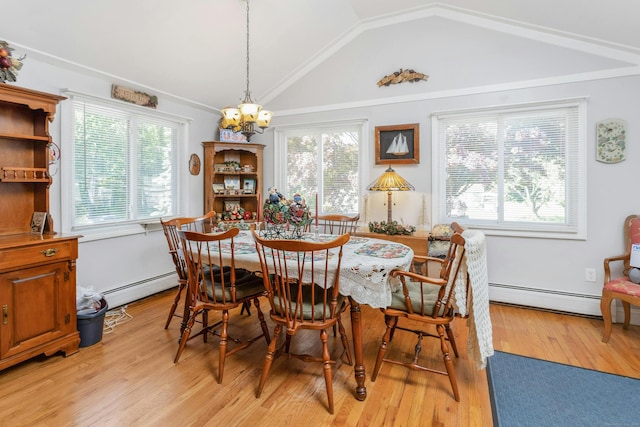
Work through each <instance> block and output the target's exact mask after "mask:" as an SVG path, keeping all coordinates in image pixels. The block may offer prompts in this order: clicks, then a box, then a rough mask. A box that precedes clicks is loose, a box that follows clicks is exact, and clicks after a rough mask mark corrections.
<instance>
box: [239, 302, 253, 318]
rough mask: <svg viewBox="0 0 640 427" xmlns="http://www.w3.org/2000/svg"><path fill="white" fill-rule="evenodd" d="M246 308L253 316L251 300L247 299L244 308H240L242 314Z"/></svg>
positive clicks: (248, 314)
mask: <svg viewBox="0 0 640 427" xmlns="http://www.w3.org/2000/svg"><path fill="white" fill-rule="evenodd" d="M245 310H246V311H247V316H251V301H245V302H244V303H243V304H242V309H241V310H240V315H242V314H243V313H244V312H245Z"/></svg>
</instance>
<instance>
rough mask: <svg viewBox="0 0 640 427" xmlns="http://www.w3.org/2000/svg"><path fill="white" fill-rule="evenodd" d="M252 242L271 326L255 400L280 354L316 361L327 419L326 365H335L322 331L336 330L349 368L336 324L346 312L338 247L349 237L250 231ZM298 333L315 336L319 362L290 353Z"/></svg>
mask: <svg viewBox="0 0 640 427" xmlns="http://www.w3.org/2000/svg"><path fill="white" fill-rule="evenodd" d="M253 237H254V239H255V241H256V249H257V250H258V254H259V256H260V264H261V266H262V276H263V278H264V286H265V288H266V289H267V294H268V297H269V303H270V305H271V310H270V312H269V314H270V316H271V320H272V321H273V322H274V323H275V325H276V326H275V328H274V332H273V339H272V340H271V344H269V348H268V350H267V355H266V357H265V360H264V368H263V370H262V376H261V377H260V384H259V385H258V390H257V393H256V397H260V395H261V394H262V390H263V388H264V384H265V381H266V380H267V376H268V375H269V370H270V369H271V365H272V363H273V361H274V360H275V359H277V358H278V357H280V356H281V355H283V354H284V355H286V356H287V357H288V358H291V357H294V358H298V359H301V360H303V361H305V362H321V363H322V364H323V366H324V380H325V385H326V389H327V399H328V410H329V412H330V413H331V414H333V386H332V372H331V365H333V364H335V360H332V359H331V355H330V351H329V345H328V335H327V328H332V327H333V326H334V325H336V324H337V325H338V329H339V331H340V337H341V340H342V345H343V347H344V353H346V357H347V361H348V363H349V364H351V363H352V360H351V350H350V349H349V342H348V339H347V335H346V332H345V329H344V326H343V325H342V321H341V319H340V315H341V314H342V312H343V311H344V310H345V309H346V308H347V307H348V303H347V302H348V300H347V298H346V297H344V296H342V295H340V263H341V261H342V246H343V245H344V244H345V243H346V242H347V241H348V240H349V238H350V236H349V235H348V234H343V235H341V236H337V237H336V238H335V239H334V240H331V241H328V242H309V241H297V240H275V239H274V240H268V239H263V238H261V237H260V236H258V234H257V233H256V232H255V231H253ZM283 328H284V330H285V332H286V336H285V339H284V341H283V342H281V343H280V346H278V343H277V341H278V340H277V338H278V336H279V335H280V332H281V331H282V329H283ZM304 329H310V330H316V331H320V341H321V342H322V353H321V354H322V356H321V357H316V356H312V355H309V354H299V353H294V352H293V351H292V349H291V344H292V343H291V341H292V337H293V336H294V335H296V334H297V333H298V332H299V331H301V330H304ZM344 353H343V354H344Z"/></svg>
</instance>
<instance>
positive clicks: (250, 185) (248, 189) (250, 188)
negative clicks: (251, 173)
mask: <svg viewBox="0 0 640 427" xmlns="http://www.w3.org/2000/svg"><path fill="white" fill-rule="evenodd" d="M242 192H243V193H245V194H254V193H255V192H256V180H255V179H253V178H245V179H244V180H243V182H242Z"/></svg>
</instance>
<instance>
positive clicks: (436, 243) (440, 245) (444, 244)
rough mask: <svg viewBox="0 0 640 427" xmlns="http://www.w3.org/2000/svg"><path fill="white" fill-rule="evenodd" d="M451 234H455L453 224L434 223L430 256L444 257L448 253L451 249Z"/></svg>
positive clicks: (430, 241) (430, 237)
mask: <svg viewBox="0 0 640 427" xmlns="http://www.w3.org/2000/svg"><path fill="white" fill-rule="evenodd" d="M451 235H453V230H452V229H451V225H449V224H436V225H434V226H433V228H432V229H431V234H430V235H429V256H430V257H434V258H442V259H444V257H445V256H446V255H447V251H448V250H449V241H450V240H451Z"/></svg>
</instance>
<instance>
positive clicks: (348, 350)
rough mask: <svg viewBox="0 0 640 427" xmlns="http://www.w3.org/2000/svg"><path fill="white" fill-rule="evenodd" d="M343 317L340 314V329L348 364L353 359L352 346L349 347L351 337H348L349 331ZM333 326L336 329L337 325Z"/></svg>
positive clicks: (350, 363)
mask: <svg viewBox="0 0 640 427" xmlns="http://www.w3.org/2000/svg"><path fill="white" fill-rule="evenodd" d="M341 317H342V316H340V315H338V330H339V331H340V338H341V340H342V346H343V347H344V351H345V353H347V364H349V365H352V364H353V359H351V348H350V347H349V339H348V338H347V331H346V330H345V329H344V325H343V324H342V318H341ZM333 327H334V329H335V325H333Z"/></svg>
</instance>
